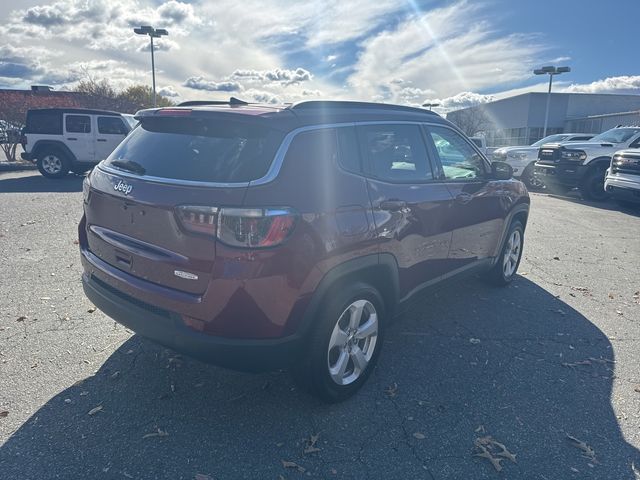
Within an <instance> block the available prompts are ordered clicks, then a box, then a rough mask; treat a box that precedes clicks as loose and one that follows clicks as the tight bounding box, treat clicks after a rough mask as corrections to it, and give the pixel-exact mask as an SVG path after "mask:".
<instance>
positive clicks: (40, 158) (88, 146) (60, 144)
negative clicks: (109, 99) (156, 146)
mask: <svg viewBox="0 0 640 480" xmlns="http://www.w3.org/2000/svg"><path fill="white" fill-rule="evenodd" d="M134 125H135V120H134V119H133V116H132V115H126V114H121V113H116V112H109V111H104V110H87V109H76V108H46V109H38V110H29V111H28V112H27V122H26V126H25V128H24V130H23V136H22V148H23V149H24V152H23V153H22V158H23V159H24V160H31V161H35V162H36V163H37V164H38V170H40V173H41V174H42V175H44V176H45V177H48V178H62V177H64V176H65V175H67V174H68V173H69V171H73V172H74V173H83V172H85V171H87V170H89V169H90V168H91V167H93V166H94V165H95V164H97V163H98V162H100V161H101V160H103V159H105V158H107V157H108V156H109V154H110V153H111V152H112V151H113V150H114V149H115V148H116V147H117V146H118V144H119V143H120V142H121V141H122V139H123V138H124V137H126V136H127V134H128V133H129V132H130V131H131V129H132V128H133V126H134Z"/></svg>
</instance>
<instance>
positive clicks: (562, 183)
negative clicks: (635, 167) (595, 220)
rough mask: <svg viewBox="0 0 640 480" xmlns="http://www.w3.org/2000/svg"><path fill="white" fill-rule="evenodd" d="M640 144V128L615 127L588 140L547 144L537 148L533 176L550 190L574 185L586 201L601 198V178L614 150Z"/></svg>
mask: <svg viewBox="0 0 640 480" xmlns="http://www.w3.org/2000/svg"><path fill="white" fill-rule="evenodd" d="M639 147H640V127H616V128H612V129H611V130H607V131H606V132H604V133H601V134H600V135H596V136H595V137H593V138H592V139H591V140H589V141H588V142H582V143H577V142H571V143H564V142H563V143H547V144H545V145H542V147H540V150H539V151H538V161H537V162H536V167H535V175H536V177H537V178H538V179H539V180H540V181H541V182H542V183H543V184H545V185H546V186H547V187H549V188H550V189H552V190H553V189H556V190H561V191H562V190H570V189H571V188H574V187H578V189H579V190H580V193H581V194H582V196H583V197H584V198H586V199H587V200H597V201H602V200H605V199H606V198H607V197H608V196H609V192H607V191H606V190H605V188H604V177H605V175H606V172H607V169H608V168H609V165H610V163H611V157H613V154H614V153H615V152H617V151H618V150H622V149H627V148H639Z"/></svg>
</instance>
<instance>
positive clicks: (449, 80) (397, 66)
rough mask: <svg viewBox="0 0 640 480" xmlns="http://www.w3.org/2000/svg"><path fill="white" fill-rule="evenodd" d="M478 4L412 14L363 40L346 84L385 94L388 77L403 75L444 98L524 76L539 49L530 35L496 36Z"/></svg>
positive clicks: (366, 94)
mask: <svg viewBox="0 0 640 480" xmlns="http://www.w3.org/2000/svg"><path fill="white" fill-rule="evenodd" d="M479 5H480V4H475V3H474V4H471V3H470V2H466V1H458V2H456V3H454V4H452V5H449V6H447V7H443V8H437V9H433V10H430V11H428V12H426V13H422V12H420V13H414V14H412V15H409V16H408V17H406V18H405V19H404V20H403V21H401V22H399V23H398V24H397V25H396V26H394V27H393V28H388V29H385V30H382V31H380V32H379V33H377V34H376V35H372V36H371V37H369V38H367V39H365V40H363V41H362V42H361V48H362V53H361V54H360V56H359V57H358V60H357V63H356V65H355V66H354V72H353V74H351V75H350V76H349V78H348V80H347V81H348V84H349V86H350V87H351V88H352V89H353V90H354V91H357V92H359V93H360V95H362V96H363V97H365V98H366V97H374V96H375V95H382V96H385V89H386V88H388V86H389V84H390V83H391V82H392V81H393V80H394V79H403V81H404V82H411V84H412V86H414V87H417V88H421V89H423V90H433V91H436V92H438V94H440V95H447V96H450V95H454V94H456V93H457V92H460V91H469V90H479V89H482V88H488V87H492V86H496V85H501V84H508V83H511V82H515V81H519V80H523V79H525V78H527V77H529V76H530V71H529V70H530V65H531V64H533V63H534V61H535V58H536V55H537V54H538V53H539V52H540V50H541V47H540V46H538V45H537V44H536V43H535V42H534V41H532V39H531V38H527V37H524V36H519V35H502V36H500V35H498V34H496V32H495V31H494V30H493V29H492V28H491V26H490V24H489V22H488V20H486V19H484V18H483V11H482V8H481V6H479ZM392 93H393V92H392ZM389 100H392V101H397V98H396V97H395V96H393V95H392V97H391V98H390V99H389Z"/></svg>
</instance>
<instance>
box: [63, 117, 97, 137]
mask: <svg viewBox="0 0 640 480" xmlns="http://www.w3.org/2000/svg"><path fill="white" fill-rule="evenodd" d="M64 125H65V129H66V130H67V132H68V133H89V132H91V117H90V116H89V115H67V116H66V118H65V121H64Z"/></svg>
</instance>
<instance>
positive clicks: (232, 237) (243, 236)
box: [218, 208, 296, 248]
mask: <svg viewBox="0 0 640 480" xmlns="http://www.w3.org/2000/svg"><path fill="white" fill-rule="evenodd" d="M295 221H296V215H295V214H294V213H293V212H292V211H291V210H289V209H287V208H222V209H220V214H219V218H218V238H219V239H220V241H221V242H223V243H226V244H227V245H230V246H232V247H245V248H264V247H272V246H274V245H278V244H279V243H282V242H283V241H284V240H286V239H287V237H288V236H289V234H290V233H291V232H292V231H293V227H294V226H295Z"/></svg>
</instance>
